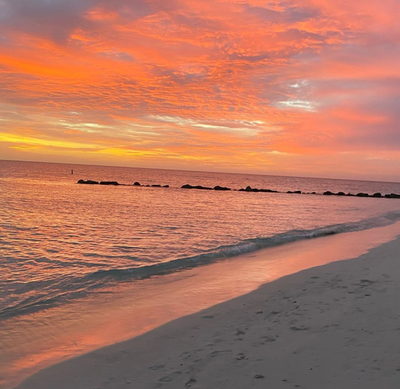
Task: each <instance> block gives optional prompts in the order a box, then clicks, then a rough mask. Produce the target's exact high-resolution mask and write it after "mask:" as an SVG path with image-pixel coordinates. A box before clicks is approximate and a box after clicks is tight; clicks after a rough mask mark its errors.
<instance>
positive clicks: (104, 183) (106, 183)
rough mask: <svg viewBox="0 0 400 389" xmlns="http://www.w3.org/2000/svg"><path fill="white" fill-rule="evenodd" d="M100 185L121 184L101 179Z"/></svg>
mask: <svg viewBox="0 0 400 389" xmlns="http://www.w3.org/2000/svg"><path fill="white" fill-rule="evenodd" d="M100 185H119V184H118V182H117V181H101V182H100Z"/></svg>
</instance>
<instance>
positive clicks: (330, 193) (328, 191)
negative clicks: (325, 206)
mask: <svg viewBox="0 0 400 389" xmlns="http://www.w3.org/2000/svg"><path fill="white" fill-rule="evenodd" d="M323 195H324V196H333V193H332V192H331V191H330V190H327V191H326V192H324V193H323Z"/></svg>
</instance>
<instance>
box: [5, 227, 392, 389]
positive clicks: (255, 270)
mask: <svg viewBox="0 0 400 389" xmlns="http://www.w3.org/2000/svg"><path fill="white" fill-rule="evenodd" d="M399 234H400V223H397V224H395V225H393V226H389V227H383V228H376V229H373V230H366V231H362V232H352V233H346V234H340V235H334V236H328V237H324V238H319V239H313V240H310V241H301V242H295V243H291V244H287V245H284V246H280V247H274V248H269V249H264V250H261V251H258V252H253V253H248V254H245V255H241V256H238V257H236V258H231V259H229V260H225V261H221V262H218V263H215V264H212V265H209V266H203V267H199V268H194V269H190V270H186V271H182V272H179V273H174V274H170V275H165V276H161V277H154V278H152V279H148V280H142V281H137V282H134V283H132V284H129V283H128V284H124V285H123V286H121V287H119V288H118V289H113V290H111V289H109V290H105V291H104V293H99V294H96V295H93V296H91V297H89V298H87V299H82V300H80V301H75V302H73V303H71V304H67V305H65V306H61V307H56V308H52V309H49V310H47V311H42V312H38V313H34V314H31V315H29V316H28V317H24V318H23V319H20V318H18V317H16V318H12V319H10V320H8V321H5V327H4V328H3V329H2V333H4V334H6V337H2V338H1V340H0V348H1V349H2V350H4V351H5V352H3V353H2V354H1V356H0V370H1V371H3V372H4V374H2V376H3V383H4V382H6V383H7V384H5V385H3V386H2V387H4V388H7V387H9V385H11V384H15V383H17V382H19V381H21V380H22V379H24V378H26V377H27V376H29V375H31V374H32V373H34V372H36V371H38V370H39V369H42V368H44V367H46V366H49V365H51V364H54V363H58V362H61V361H63V360H65V359H67V358H71V357H74V356H77V355H81V354H84V353H87V352H90V351H91V350H94V349H97V348H100V347H103V346H106V345H110V344H113V343H116V342H120V341H124V340H127V339H129V338H132V337H135V336H138V335H140V334H142V333H144V332H147V331H149V330H151V329H153V328H156V327H158V326H160V325H162V324H165V323H166V322H169V321H171V320H174V319H177V318H179V317H182V316H184V315H188V314H192V313H195V312H198V311H200V310H202V309H205V308H207V307H209V306H212V305H215V304H218V303H221V302H223V301H227V300H229V299H232V298H235V297H237V296H240V295H243V294H246V293H248V292H251V291H252V290H254V289H256V288H257V287H259V286H260V285H262V284H263V283H265V282H270V281H273V280H276V279H277V278H280V277H283V276H286V275H288V274H292V273H295V272H298V271H301V270H303V269H307V268H310V267H314V266H319V265H323V264H326V263H329V262H332V261H337V260H342V259H346V258H354V257H358V256H359V255H361V254H363V253H365V252H367V250H368V249H371V248H373V247H375V246H378V245H380V244H383V243H384V242H387V241H390V240H392V239H394V238H395V237H396V236H397V235H399Z"/></svg>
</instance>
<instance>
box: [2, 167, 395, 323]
mask: <svg viewBox="0 0 400 389" xmlns="http://www.w3.org/2000/svg"><path fill="white" fill-rule="evenodd" d="M71 169H73V170H74V174H73V175H71ZM78 179H93V180H116V181H118V182H120V183H127V184H133V183H134V182H135V181H139V182H140V183H141V184H143V185H146V184H149V185H151V184H161V185H166V184H168V185H170V187H169V188H152V187H133V186H117V187H114V186H99V185H95V186H91V185H77V184H76V182H77V180H78ZM187 183H189V184H191V185H203V186H211V187H213V186H215V185H221V186H228V187H230V188H232V189H239V188H244V187H246V186H247V185H250V186H251V187H256V188H269V189H274V190H278V191H283V192H286V191H287V190H301V191H305V192H312V191H315V192H317V193H319V194H321V193H323V192H324V191H326V190H330V191H333V192H338V191H343V192H345V193H347V192H352V193H358V192H367V193H370V194H373V193H375V192H381V193H383V194H385V193H400V184H399V183H384V182H365V181H349V180H329V179H316V178H294V177H277V176H261V175H243V174H222V173H205V172H187V171H170V170H154V169H136V168H122V167H103V166H84V165H67V164H50V163H33V162H11V161H0V203H1V207H0V263H1V268H2V272H1V273H0V321H1V320H2V318H3V319H5V318H7V317H10V316H15V315H24V314H27V313H29V312H32V311H35V310H40V309H43V308H46V307H50V306H53V305H60V304H64V303H66V302H68V301H70V300H71V299H74V298H77V297H84V296H85V295H87V294H88V293H96V292H97V291H101V289H102V288H103V287H106V286H108V285H113V286H117V285H118V284H119V283H121V282H132V281H134V280H135V279H136V278H139V277H143V276H151V275H155V274H162V273H163V272H166V271H175V270H179V269H182V268H185V267H189V266H194V265H198V264H201V263H207V262H212V261H215V260H218V259H220V258H225V257H230V256H233V255H237V254H239V253H242V252H248V251H252V250H257V249H260V248H263V247H267V246H272V245H277V244H284V243H285V242H289V241H292V240H295V239H306V238H313V237H317V236H323V235H326V234H330V233H340V232H345V231H354V230H361V229H366V228H372V227H376V226H380V225H388V224H391V223H394V222H396V221H398V220H399V219H400V200H397V199H371V198H356V197H338V196H333V197H327V196H320V195H296V194H286V193H245V192H238V191H229V192H218V191H200V190H184V189H181V186H182V185H183V184H187Z"/></svg>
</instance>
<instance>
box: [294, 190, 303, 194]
mask: <svg viewBox="0 0 400 389" xmlns="http://www.w3.org/2000/svg"><path fill="white" fill-rule="evenodd" d="M293 193H295V194H301V190H295V191H294V192H293Z"/></svg>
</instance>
